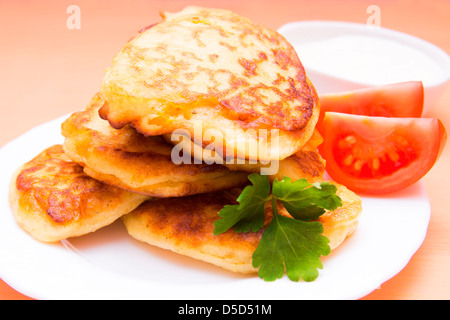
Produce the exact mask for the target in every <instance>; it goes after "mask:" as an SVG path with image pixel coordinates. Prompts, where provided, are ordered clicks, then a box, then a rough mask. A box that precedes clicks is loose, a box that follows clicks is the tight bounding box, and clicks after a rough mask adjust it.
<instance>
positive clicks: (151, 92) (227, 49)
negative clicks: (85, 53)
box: [100, 7, 319, 160]
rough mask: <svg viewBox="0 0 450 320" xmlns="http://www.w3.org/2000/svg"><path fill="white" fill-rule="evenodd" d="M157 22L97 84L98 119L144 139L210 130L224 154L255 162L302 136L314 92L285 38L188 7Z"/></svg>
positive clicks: (306, 134)
mask: <svg viewBox="0 0 450 320" xmlns="http://www.w3.org/2000/svg"><path fill="white" fill-rule="evenodd" d="M162 18H163V20H162V22H160V23H158V24H156V25H153V26H151V27H149V28H146V29H144V30H143V31H142V32H140V33H139V34H138V35H136V36H135V37H134V38H133V39H132V40H130V41H129V42H128V43H127V44H126V45H125V46H124V47H123V48H122V50H121V51H120V52H119V53H118V54H117V55H116V56H115V57H114V59H113V61H112V65H111V66H110V68H109V69H108V70H107V72H106V74H105V77H104V79H103V82H102V85H101V90H100V91H101V95H102V96H103V98H104V99H105V100H106V103H105V104H104V105H103V107H102V108H101V110H100V115H101V117H102V118H103V119H107V120H108V121H109V122H110V123H111V125H112V126H113V127H115V128H122V127H123V126H125V125H127V124H131V125H132V126H134V127H135V128H136V129H137V130H138V131H140V132H141V133H143V134H145V135H163V134H170V133H172V132H173V131H174V130H177V129H183V130H186V131H187V132H188V133H189V134H190V136H191V138H192V139H194V138H195V139H200V140H201V139H203V137H204V135H205V133H206V132H208V131H210V132H213V133H214V136H216V137H221V139H220V140H221V141H219V140H218V141H217V145H218V146H223V147H224V151H225V150H226V147H229V150H228V151H230V150H231V151H232V153H234V155H235V156H236V157H240V158H245V159H255V160H259V159H262V160H269V159H276V160H279V159H284V158H286V157H288V156H290V155H292V154H294V153H295V152H297V151H299V150H300V148H301V147H302V146H303V145H304V144H305V143H306V142H307V141H308V140H309V139H310V137H311V135H312V134H313V130H314V127H315V125H316V122H317V119H318V115H319V100H318V96H317V93H316V91H315V89H314V87H313V85H312V84H311V82H310V81H309V79H308V77H307V76H306V74H305V70H304V68H303V65H302V64H301V62H300V60H299V58H298V56H297V54H296V52H295V50H294V48H293V47H292V46H291V45H290V44H289V43H288V42H287V41H286V39H285V38H284V37H283V36H281V35H280V34H279V33H277V32H275V31H273V30H270V29H267V28H265V27H264V26H262V25H261V24H258V23H255V22H253V21H250V20H249V19H247V18H244V17H241V16H239V15H237V14H235V13H233V12H231V11H228V10H219V9H207V8H200V7H187V8H185V9H184V10H182V11H180V12H178V13H167V12H166V13H163V14H162ZM198 124H201V129H200V132H196V130H195V127H196V126H198ZM262 129H264V130H269V131H270V130H271V129H276V130H277V133H278V136H276V135H275V136H273V137H272V136H271V135H270V134H268V136H265V132H263V131H261V130H262ZM197 131H198V130H197ZM277 137H278V138H277ZM233 141H238V143H236V144H233ZM243 141H249V142H250V143H256V144H258V143H259V142H261V145H262V146H264V150H262V149H260V150H258V151H259V152H258V153H256V154H255V153H254V152H253V150H247V149H246V147H245V143H243ZM228 155H230V153H228Z"/></svg>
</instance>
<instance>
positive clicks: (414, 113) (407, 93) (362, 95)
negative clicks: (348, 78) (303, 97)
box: [319, 81, 424, 123]
mask: <svg viewBox="0 0 450 320" xmlns="http://www.w3.org/2000/svg"><path fill="white" fill-rule="evenodd" d="M319 98H320V109H321V112H320V117H319V123H320V121H321V120H322V119H323V116H324V114H325V112H328V111H331V112H341V113H349V114H356V115H363V116H378V117H406V118H420V117H421V116H422V112H423V102H424V89H423V84H422V82H421V81H408V82H400V83H394V84H388V85H383V86H375V87H368V88H364V89H358V90H353V91H347V92H341V93H327V94H322V95H320V97H319Z"/></svg>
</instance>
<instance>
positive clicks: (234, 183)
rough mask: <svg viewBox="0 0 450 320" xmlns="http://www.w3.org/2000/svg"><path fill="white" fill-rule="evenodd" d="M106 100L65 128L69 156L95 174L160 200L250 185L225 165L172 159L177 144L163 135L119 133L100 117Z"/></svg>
mask: <svg viewBox="0 0 450 320" xmlns="http://www.w3.org/2000/svg"><path fill="white" fill-rule="evenodd" d="M103 103H104V100H103V99H102V98H101V97H100V96H99V95H95V96H94V97H93V99H92V100H91V103H90V104H89V105H88V107H87V108H86V109H85V110H83V111H79V112H75V113H74V114H72V115H71V116H70V117H69V118H68V119H67V120H66V121H65V122H64V123H63V124H62V134H63V136H64V137H65V141H64V149H65V151H66V153H67V155H68V156H69V157H70V158H71V159H72V160H73V161H75V162H77V163H79V164H80V165H81V166H83V167H84V171H85V173H86V174H88V175H89V176H91V177H93V178H95V179H97V180H100V181H102V182H105V183H108V184H111V185H114V186H118V187H120V188H123V189H126V190H129V191H132V192H138V193H142V194H145V195H148V196H154V197H161V198H165V197H180V196H186V195H192V194H196V193H204V192H212V191H217V190H224V189H228V188H232V187H238V186H242V185H244V184H246V183H247V181H248V180H247V176H248V174H247V173H246V172H239V171H232V170H229V169H228V168H226V167H224V166H222V165H219V164H211V165H208V164H205V163H201V164H195V163H193V162H192V163H188V164H184V163H180V164H175V163H174V162H173V161H172V156H171V153H172V149H173V145H172V144H170V143H168V142H166V141H165V140H164V139H163V138H162V137H160V136H148V137H146V136H144V135H142V134H140V133H138V132H137V131H136V130H135V129H134V128H132V127H130V126H126V127H123V128H122V129H114V128H112V127H111V126H110V125H109V123H108V122H107V121H105V120H103V119H101V118H100V117H99V115H98V110H99V108H100V107H101V106H102V105H103Z"/></svg>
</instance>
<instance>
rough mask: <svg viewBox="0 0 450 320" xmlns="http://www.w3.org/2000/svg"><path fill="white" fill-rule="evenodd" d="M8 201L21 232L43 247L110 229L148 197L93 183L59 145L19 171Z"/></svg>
mask: <svg viewBox="0 0 450 320" xmlns="http://www.w3.org/2000/svg"><path fill="white" fill-rule="evenodd" d="M9 199H10V205H11V208H12V211H13V213H14V217H15V219H16V221H17V223H18V224H19V226H20V227H22V228H23V229H24V230H25V231H26V232H28V233H29V234H30V235H31V236H33V237H34V238H36V239H38V240H40V241H44V242H56V241H59V240H63V239H66V238H69V237H75V236H81V235H84V234H86V233H90V232H93V231H96V230H97V229H100V228H102V227H104V226H107V225H109V224H111V223H112V222H114V221H115V220H117V219H118V218H120V217H121V216H122V215H124V214H127V213H129V212H130V211H132V210H133V209H135V208H136V207H137V206H139V205H140V204H141V203H142V202H144V201H145V200H147V199H149V197H146V196H143V195H140V194H134V193H130V192H127V191H125V190H122V189H119V188H116V187H112V186H109V185H106V184H104V183H101V182H98V181H96V180H94V179H92V178H90V177H88V176H87V175H86V174H85V173H84V172H83V168H82V167H80V166H79V165H78V164H77V163H75V162H73V161H71V160H70V159H69V157H67V155H66V154H65V153H64V150H63V148H62V146H61V145H55V146H52V147H50V148H48V149H46V150H44V151H43V152H42V153H40V154H39V155H38V156H36V157H35V158H34V159H32V160H31V161H29V162H27V163H26V164H24V165H23V166H22V167H21V168H19V169H18V170H17V172H16V173H15V175H14V176H13V178H12V180H11V184H10V194H9Z"/></svg>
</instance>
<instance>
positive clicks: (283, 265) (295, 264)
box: [214, 173, 342, 281]
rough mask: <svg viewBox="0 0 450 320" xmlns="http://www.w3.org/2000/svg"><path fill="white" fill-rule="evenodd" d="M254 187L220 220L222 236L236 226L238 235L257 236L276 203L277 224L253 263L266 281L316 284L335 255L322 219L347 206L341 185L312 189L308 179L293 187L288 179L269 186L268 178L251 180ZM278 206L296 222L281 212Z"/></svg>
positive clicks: (223, 212)
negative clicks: (269, 206)
mask: <svg viewBox="0 0 450 320" xmlns="http://www.w3.org/2000/svg"><path fill="white" fill-rule="evenodd" d="M249 180H250V181H251V183H252V185H250V186H247V187H245V188H244V190H243V191H242V193H241V194H240V195H239V197H238V198H237V202H238V203H239V204H237V205H227V206H224V208H223V209H222V210H220V211H219V213H218V214H219V216H220V217H221V219H217V220H216V221H215V222H214V226H215V228H214V234H215V235H218V234H221V233H223V232H226V231H227V230H229V229H230V228H232V227H234V230H235V232H249V231H253V232H257V231H258V230H260V229H261V228H263V227H264V216H265V210H264V209H265V205H266V203H267V202H271V203H272V213H273V216H272V220H271V222H270V224H269V225H268V226H267V228H266V229H265V230H264V232H263V235H262V237H261V240H260V242H259V244H258V247H257V248H256V250H255V252H254V253H253V261H252V264H253V266H254V267H255V268H259V270H258V275H259V277H261V278H262V279H264V280H266V281H274V280H276V279H279V278H281V277H282V276H283V274H284V272H285V271H286V273H287V276H288V278H289V279H291V280H292V281H299V279H300V278H302V279H303V280H305V281H313V280H315V279H316V278H317V276H318V274H319V273H318V271H317V269H322V267H323V266H322V262H321V260H320V257H321V256H325V255H328V254H329V253H330V247H329V245H328V243H329V240H328V239H327V238H326V237H325V236H323V235H322V234H323V231H324V230H323V225H322V223H320V222H319V221H312V220H316V219H317V218H319V217H320V216H321V215H322V214H323V213H325V210H335V209H336V208H338V207H339V206H342V202H341V199H340V198H339V197H338V196H337V195H336V191H337V188H336V186H334V185H332V184H329V183H326V182H324V183H320V184H310V183H308V182H307V180H306V179H301V180H297V181H294V182H292V181H291V179H289V178H288V177H284V178H283V180H281V181H278V180H275V181H274V182H273V185H272V190H271V186H270V181H269V179H268V177H267V176H264V175H259V174H257V173H254V174H251V175H249ZM278 201H279V202H280V203H281V204H282V205H283V206H284V207H285V209H286V210H287V211H288V212H289V214H290V215H291V216H292V218H291V217H285V216H282V215H280V214H279V213H278V208H277V203H278Z"/></svg>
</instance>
